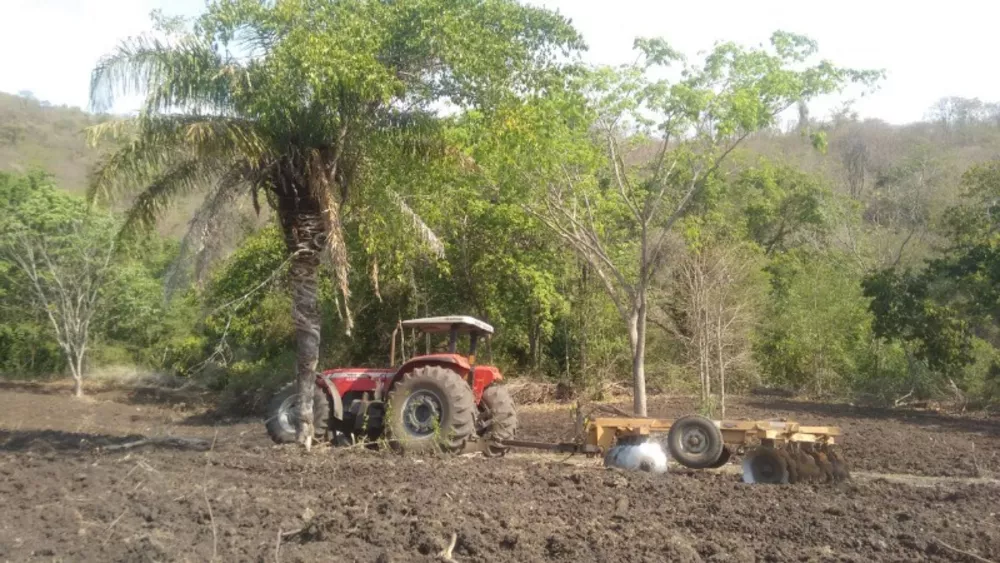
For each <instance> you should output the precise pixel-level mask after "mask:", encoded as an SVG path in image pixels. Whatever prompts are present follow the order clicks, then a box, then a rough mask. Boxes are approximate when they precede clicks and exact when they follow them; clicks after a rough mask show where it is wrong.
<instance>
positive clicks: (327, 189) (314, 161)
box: [308, 151, 354, 335]
mask: <svg viewBox="0 0 1000 563" xmlns="http://www.w3.org/2000/svg"><path fill="white" fill-rule="evenodd" d="M308 166H309V187H310V189H311V190H312V191H313V194H315V195H316V197H317V198H318V199H319V202H320V209H322V212H323V222H324V223H325V227H326V251H327V254H328V256H329V257H330V262H331V264H332V265H333V271H334V273H335V274H336V276H337V284H338V285H339V286H340V293H341V295H343V296H344V328H345V332H346V333H347V334H348V335H350V334H351V330H352V329H353V328H354V318H353V317H352V315H351V308H350V296H351V289H350V280H349V279H348V270H349V269H350V263H349V262H348V260H347V243H346V242H345V240H344V224H343V222H342V220H341V214H340V211H341V209H340V202H338V201H337V200H336V199H334V197H333V190H332V186H331V184H330V171H329V170H328V169H327V162H326V159H325V158H324V155H322V154H321V153H320V152H319V151H313V152H312V154H310V156H309V164H308Z"/></svg>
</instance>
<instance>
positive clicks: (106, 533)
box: [101, 509, 128, 545]
mask: <svg viewBox="0 0 1000 563" xmlns="http://www.w3.org/2000/svg"><path fill="white" fill-rule="evenodd" d="M126 512H128V509H125V510H122V513H121V514H119V515H118V518H115V519H114V520H112V521H111V524H109V525H108V529H107V531H106V532H105V536H104V541H103V542H101V545H105V544H107V543H108V540H110V539H111V533H112V531H113V530H114V528H115V525H116V524H118V521H119V520H121V519H122V517H123V516H125V513H126Z"/></svg>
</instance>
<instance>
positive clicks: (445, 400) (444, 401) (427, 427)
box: [386, 366, 476, 452]
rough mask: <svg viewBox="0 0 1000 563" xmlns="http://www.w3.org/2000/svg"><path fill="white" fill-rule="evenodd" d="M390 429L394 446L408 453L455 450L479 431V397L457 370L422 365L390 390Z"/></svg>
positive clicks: (388, 425) (388, 415) (388, 426)
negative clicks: (477, 424)
mask: <svg viewBox="0 0 1000 563" xmlns="http://www.w3.org/2000/svg"><path fill="white" fill-rule="evenodd" d="M388 402H389V410H388V413H387V414H386V416H387V419H388V420H387V430H388V432H389V438H390V440H391V441H392V445H393V446H394V447H396V448H397V449H400V450H403V451H407V452H424V451H431V450H442V451H445V452H455V451H458V450H460V449H462V448H463V447H464V446H465V443H466V441H468V439H469V438H470V437H471V436H472V435H473V433H475V431H476V426H475V424H476V419H475V416H476V398H475V396H474V395H473V394H472V389H471V388H470V387H469V385H468V384H467V383H466V382H465V380H463V379H462V377H461V376H459V375H458V374H457V373H455V372H453V371H451V370H449V369H446V368H443V367H439V366H425V367H419V368H417V369H415V370H413V371H412V372H410V373H408V374H406V375H404V376H403V378H402V379H401V380H400V381H399V382H398V383H396V385H395V386H394V387H393V388H392V391H390V392H389V401H388Z"/></svg>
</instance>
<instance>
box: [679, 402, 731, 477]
mask: <svg viewBox="0 0 1000 563" xmlns="http://www.w3.org/2000/svg"><path fill="white" fill-rule="evenodd" d="M667 449H669V450H670V456H671V457H672V458H674V459H676V460H677V462H678V463H680V464H681V465H683V466H685V467H690V468H691V469H706V468H709V467H712V466H713V465H715V464H716V463H718V461H719V458H720V457H722V455H723V451H724V450H725V444H724V443H723V441H722V432H721V431H719V427H717V426H716V425H715V423H714V422H712V421H711V420H709V419H707V418H705V417H704V416H701V415H696V414H692V415H688V416H685V417H682V418H679V419H677V420H676V421H674V423H673V424H671V425H670V432H668V433H667Z"/></svg>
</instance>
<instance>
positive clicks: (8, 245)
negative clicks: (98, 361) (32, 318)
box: [2, 219, 115, 397]
mask: <svg viewBox="0 0 1000 563" xmlns="http://www.w3.org/2000/svg"><path fill="white" fill-rule="evenodd" d="M90 226H91V225H90V224H89V221H88V220H87V219H76V220H73V221H71V222H70V223H69V224H68V225H66V226H65V230H64V231H63V232H60V233H59V234H58V240H52V237H50V236H49V234H47V233H41V232H32V231H29V230H20V231H17V232H12V233H9V234H8V236H7V237H5V238H6V240H5V243H4V244H3V247H2V249H3V250H2V252H3V255H4V257H6V258H7V259H9V260H11V261H12V262H13V263H14V264H16V265H17V267H18V269H20V271H21V272H22V273H23V274H24V275H25V276H26V278H27V280H28V282H29V283H28V287H29V288H30V292H31V299H32V302H33V303H34V304H35V305H36V306H37V307H38V308H39V309H40V310H42V311H44V312H45V314H46V316H47V317H48V319H49V321H50V322H51V324H52V328H53V330H54V331H55V337H56V341H57V342H58V343H59V347H60V348H61V349H62V351H63V354H64V355H65V356H66V361H67V363H68V364H69V368H70V373H71V374H72V375H73V393H74V394H75V395H76V396H77V397H82V396H83V376H84V370H85V361H84V360H85V357H86V353H87V350H88V344H89V341H90V326H91V321H92V320H93V318H94V315H95V313H97V311H98V307H99V305H100V300H101V289H102V287H103V284H104V281H105V280H106V279H107V276H108V273H109V271H110V266H111V258H112V256H113V255H114V252H115V243H114V239H113V238H112V237H111V236H110V234H111V231H110V230H106V231H105V232H104V233H101V234H104V235H105V236H103V237H102V236H100V234H97V233H94V232H93V231H94V230H93V229H90V228H89V227H90ZM95 235H96V236H95Z"/></svg>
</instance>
